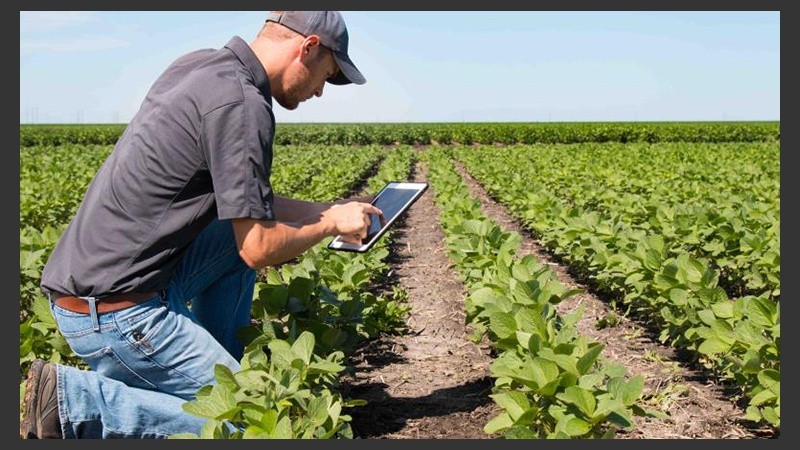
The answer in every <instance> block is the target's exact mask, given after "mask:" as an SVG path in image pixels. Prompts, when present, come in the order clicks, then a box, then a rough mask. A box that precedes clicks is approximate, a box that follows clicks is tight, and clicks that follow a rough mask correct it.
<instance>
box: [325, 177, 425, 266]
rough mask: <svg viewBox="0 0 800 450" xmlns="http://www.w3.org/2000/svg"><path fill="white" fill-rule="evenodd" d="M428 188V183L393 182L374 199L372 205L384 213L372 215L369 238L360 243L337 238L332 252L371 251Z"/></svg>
mask: <svg viewBox="0 0 800 450" xmlns="http://www.w3.org/2000/svg"><path fill="white" fill-rule="evenodd" d="M427 188H428V183H412V182H391V183H389V184H387V185H386V186H385V187H384V188H383V189H381V191H380V192H378V194H377V195H376V196H375V198H373V200H372V204H373V205H375V207H377V208H378V209H380V210H381V211H383V215H382V216H378V215H375V214H371V215H370V219H371V222H370V226H369V229H368V230H367V237H366V238H364V239H363V240H361V242H360V243H352V242H347V241H348V240H350V239H347V238H345V237H344V236H341V235H340V236H336V237H335V238H334V239H333V240H332V241H331V242H330V243H329V244H328V248H329V249H331V250H344V251H350V252H359V253H363V252H366V251H367V250H369V249H371V248H372V246H373V245H375V243H376V242H377V241H378V239H379V238H380V237H381V236H383V235H384V233H386V231H387V230H388V229H389V227H391V226H392V224H393V223H394V222H395V221H396V220H397V218H398V217H399V216H400V215H401V214H402V213H404V212H405V211H406V210H407V209H408V208H409V207H410V206H411V205H412V204H413V203H414V202H415V201H416V200H417V199H418V198H419V197H420V196H421V195H422V193H423V192H425V190H426V189H427Z"/></svg>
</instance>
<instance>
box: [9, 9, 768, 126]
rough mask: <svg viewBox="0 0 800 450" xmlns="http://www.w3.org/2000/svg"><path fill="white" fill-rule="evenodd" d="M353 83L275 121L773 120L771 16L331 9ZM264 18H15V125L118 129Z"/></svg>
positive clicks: (159, 14)
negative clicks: (166, 82)
mask: <svg viewBox="0 0 800 450" xmlns="http://www.w3.org/2000/svg"><path fill="white" fill-rule="evenodd" d="M343 15H344V18H345V20H346V22H347V27H348V31H349V34H350V55H351V57H352V59H353V61H354V62H355V63H356V65H357V66H358V67H359V69H360V70H361V72H362V73H363V74H364V75H365V76H366V78H367V83H366V84H365V85H362V86H355V85H347V86H333V85H327V86H326V89H325V93H324V95H323V96H322V97H321V98H315V99H312V100H309V101H307V102H305V103H302V104H301V105H300V107H299V108H297V109H296V110H294V111H287V110H285V109H283V108H281V107H280V106H279V105H277V103H275V115H276V120H277V121H278V122H463V121H466V122H505V121H524V122H527V121H629V120H632V121H651V120H652V121H662V120H666V121H673V120H780V12H778V11H749V12H748V11H743V12H733V11H709V12H667V11H641V12H621V11H595V12H588V11H585V12H582V11H565V12H556V11H498V12H485V11H484V12H478V11H476V12H469V11H441V12H434V11H419V12H413V11H397V12H386V11H380V12H378V11H375V12H371V11H343ZM265 17H266V11H240V12H235V11H208V12H201V11H174V12H168V11H152V12H145V11H129V12H89V11H74V12H64V11H61V12H43V11H27V12H26V11H21V12H20V109H19V111H20V123H123V122H127V121H128V120H130V119H131V117H133V115H134V114H135V113H136V111H137V109H138V107H139V105H140V104H141V102H142V100H143V98H144V96H145V94H146V93H147V90H148V88H149V87H150V85H151V84H152V82H153V81H154V80H155V79H156V78H157V77H158V75H159V74H160V73H161V72H162V71H163V70H164V69H165V68H166V67H167V65H168V64H169V63H170V62H171V61H172V60H173V59H175V58H176V57H178V56H180V55H182V54H183V53H187V52H189V51H192V50H195V49H198V48H208V47H213V48H219V47H221V46H223V45H224V44H225V43H226V42H227V41H228V40H229V39H230V38H231V37H232V36H234V35H237V36H240V37H242V38H243V39H244V40H246V41H248V42H249V41H250V40H252V39H253V38H254V37H255V35H256V33H257V32H258V30H259V29H260V27H261V24H262V23H263V21H264V19H265Z"/></svg>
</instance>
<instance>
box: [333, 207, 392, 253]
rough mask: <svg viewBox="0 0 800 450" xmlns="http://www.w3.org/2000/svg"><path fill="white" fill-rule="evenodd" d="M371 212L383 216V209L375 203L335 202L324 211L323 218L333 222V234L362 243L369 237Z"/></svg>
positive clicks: (355, 242) (352, 241) (354, 242)
mask: <svg viewBox="0 0 800 450" xmlns="http://www.w3.org/2000/svg"><path fill="white" fill-rule="evenodd" d="M370 214H374V215H377V216H381V217H382V216H383V211H381V210H380V209H378V208H377V207H376V206H375V205H371V204H369V203H364V202H357V201H353V202H348V203H343V204H335V205H333V206H331V207H330V208H329V209H328V210H326V211H325V212H323V213H322V217H323V220H329V221H331V223H332V226H333V228H332V232H331V233H332V235H333V236H336V235H341V236H342V240H344V241H346V242H349V243H352V244H360V243H361V241H362V240H363V239H364V238H366V237H367V231H368V230H369V225H370V223H371V222H372V220H371V219H370Z"/></svg>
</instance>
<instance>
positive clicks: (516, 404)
mask: <svg viewBox="0 0 800 450" xmlns="http://www.w3.org/2000/svg"><path fill="white" fill-rule="evenodd" d="M489 397H491V398H492V399H494V402H495V403H497V405H498V406H500V407H501V408H503V409H505V410H506V412H507V413H508V415H509V417H510V418H511V420H512V421H516V420H517V419H519V417H520V416H521V415H522V414H523V413H524V412H525V411H526V410H527V409H528V408H530V403H529V402H528V398H527V397H526V396H525V394H524V393H523V392H520V391H508V392H503V393H500V394H493V395H490V396H489Z"/></svg>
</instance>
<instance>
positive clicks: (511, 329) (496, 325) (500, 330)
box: [489, 311, 517, 339]
mask: <svg viewBox="0 0 800 450" xmlns="http://www.w3.org/2000/svg"><path fill="white" fill-rule="evenodd" d="M489 323H490V328H491V330H492V331H494V332H495V333H496V334H497V336H498V338H500V339H506V338H509V337H511V336H513V335H514V333H515V332H516V330H517V322H516V321H515V320H514V316H512V315H511V314H508V313H504V312H500V311H492V312H491V313H489Z"/></svg>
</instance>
